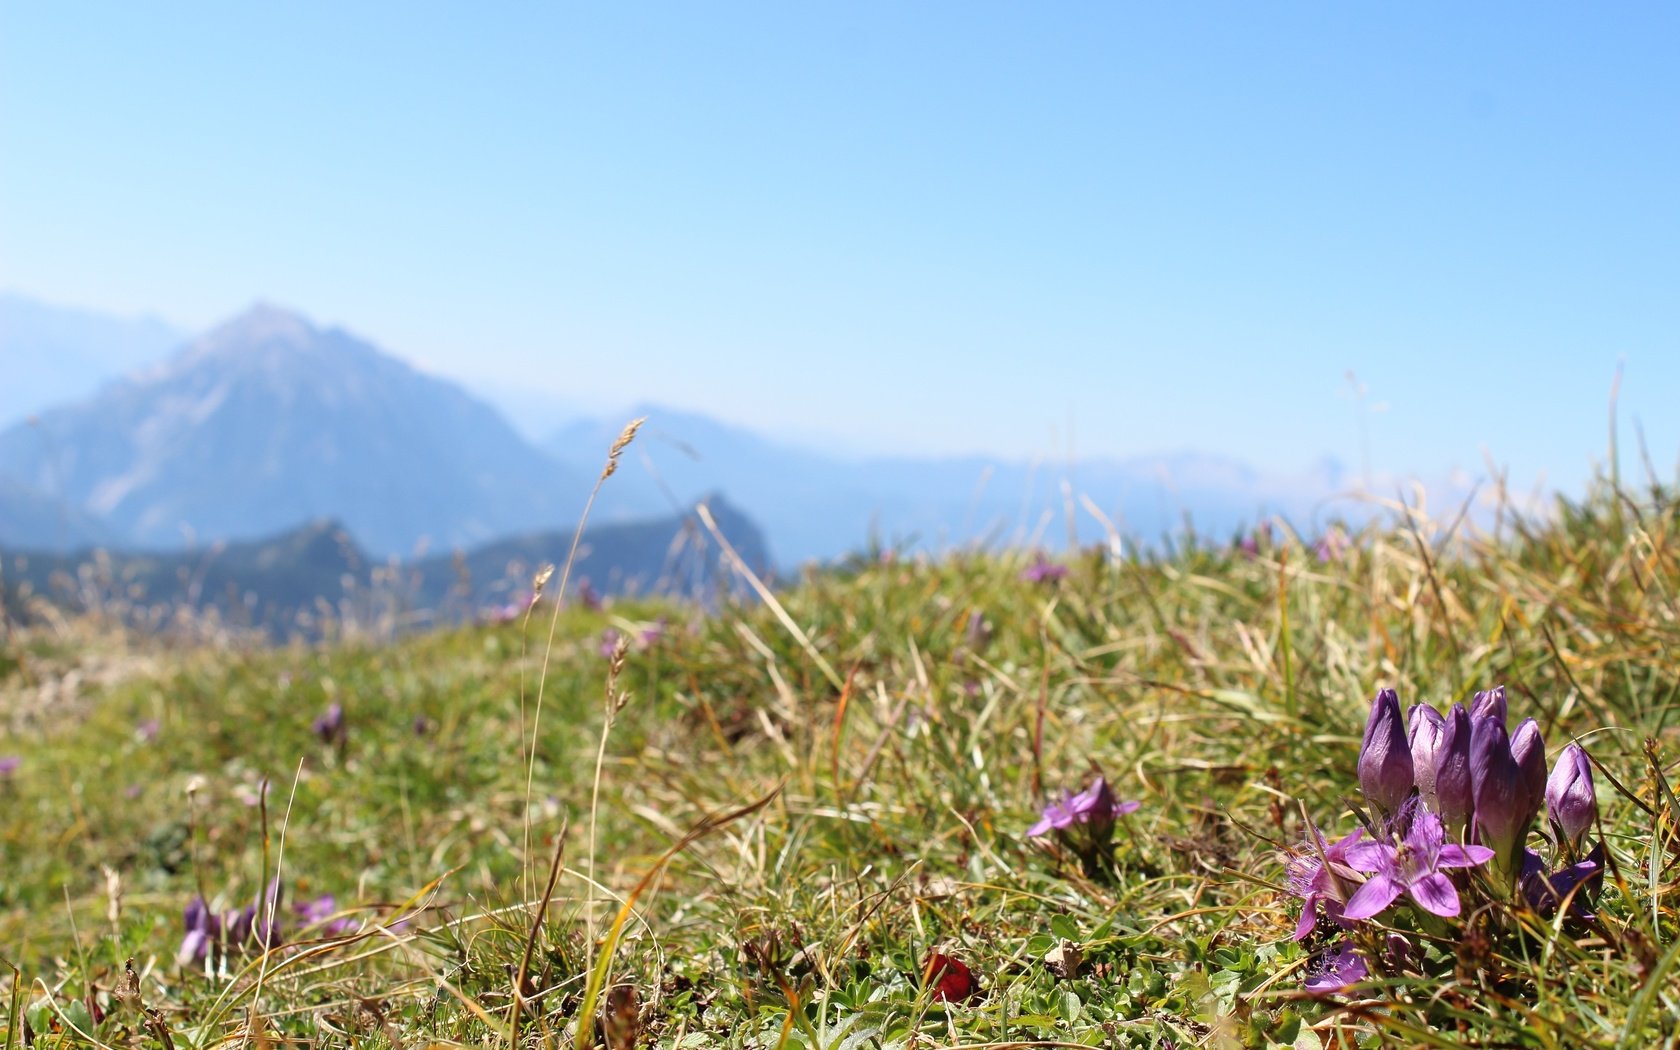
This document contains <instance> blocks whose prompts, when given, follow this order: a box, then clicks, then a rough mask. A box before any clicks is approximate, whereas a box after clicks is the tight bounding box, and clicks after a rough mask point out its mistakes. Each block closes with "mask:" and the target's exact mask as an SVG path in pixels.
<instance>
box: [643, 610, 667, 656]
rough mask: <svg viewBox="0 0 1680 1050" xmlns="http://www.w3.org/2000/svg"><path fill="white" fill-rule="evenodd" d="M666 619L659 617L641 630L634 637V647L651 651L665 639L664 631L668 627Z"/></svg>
mask: <svg viewBox="0 0 1680 1050" xmlns="http://www.w3.org/2000/svg"><path fill="white" fill-rule="evenodd" d="M670 624H671V621H670V619H669V618H668V617H664V616H661V617H660V618H659V619H657V620H655V621H654V622H653V623H651V624H649V625H648V626H646V627H644V628H642V629H641V631H640V632H639V633H638V634H637V635H636V645H637V647H638V648H641V649H651V648H653V647H654V646H656V645H658V644H659V643H660V642H661V641H662V640H664V638H665V631H666V629H667V628H669V627H670Z"/></svg>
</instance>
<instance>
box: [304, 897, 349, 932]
mask: <svg viewBox="0 0 1680 1050" xmlns="http://www.w3.org/2000/svg"><path fill="white" fill-rule="evenodd" d="M292 913H293V914H294V915H296V916H297V917H298V921H299V922H301V923H302V924H303V925H305V926H316V925H319V924H321V923H326V925H325V926H323V927H322V929H321V932H322V933H324V934H326V935H327V936H328V937H339V936H342V935H344V934H346V933H354V932H355V930H356V928H357V923H356V920H354V919H349V918H341V919H334V918H333V916H334V915H337V914H338V900H337V898H335V897H334V896H333V895H332V894H330V893H324V894H322V895H321V896H319V897H315V898H313V899H311V900H306V901H298V902H297V903H296V904H294V905H292ZM328 920H331V921H328Z"/></svg>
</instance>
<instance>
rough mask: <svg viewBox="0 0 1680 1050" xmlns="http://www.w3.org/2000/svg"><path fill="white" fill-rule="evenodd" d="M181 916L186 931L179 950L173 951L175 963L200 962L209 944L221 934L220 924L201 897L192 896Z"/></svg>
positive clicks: (182, 964) (207, 950) (208, 949)
mask: <svg viewBox="0 0 1680 1050" xmlns="http://www.w3.org/2000/svg"><path fill="white" fill-rule="evenodd" d="M181 918H182V920H183V923H184V925H185V926H186V931H187V932H186V936H184V937H182V938H181V947H180V950H178V951H177V952H176V953H175V965H177V966H186V965H188V964H189V963H195V962H202V961H203V960H204V958H205V956H207V955H209V954H210V946H211V945H212V944H214V943H215V941H216V938H217V937H218V936H220V935H221V932H222V924H221V923H220V922H219V921H217V919H216V916H215V915H214V914H213V913H212V912H211V911H210V906H209V905H208V904H205V903H204V898H203V897H194V898H193V899H192V900H191V902H189V903H188V904H187V909H186V911H185V912H184V913H183V914H182V916H181Z"/></svg>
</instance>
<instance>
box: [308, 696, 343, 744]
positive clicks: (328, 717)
mask: <svg viewBox="0 0 1680 1050" xmlns="http://www.w3.org/2000/svg"><path fill="white" fill-rule="evenodd" d="M310 728H311V729H313V730H314V731H315V735H316V736H318V737H320V738H321V743H323V744H340V743H343V742H344V737H345V728H344V705H343V704H341V703H339V702H338V701H337V700H334V701H333V702H332V703H331V704H328V705H327V709H326V710H325V711H324V712H322V713H321V715H320V717H318V718H316V719H315V721H314V722H313V723H311V725H310Z"/></svg>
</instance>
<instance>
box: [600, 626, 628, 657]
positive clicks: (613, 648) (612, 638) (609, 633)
mask: <svg viewBox="0 0 1680 1050" xmlns="http://www.w3.org/2000/svg"><path fill="white" fill-rule="evenodd" d="M621 637H623V636H622V635H620V634H619V633H618V628H616V627H608V628H607V629H606V630H604V631H602V632H601V655H602V656H604V657H606V658H607V659H608V660H611V659H612V657H613V653H615V652H617V651H618V641H619V639H620V638H621Z"/></svg>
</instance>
